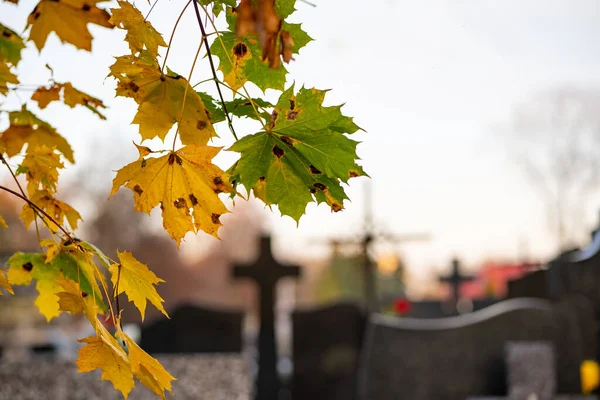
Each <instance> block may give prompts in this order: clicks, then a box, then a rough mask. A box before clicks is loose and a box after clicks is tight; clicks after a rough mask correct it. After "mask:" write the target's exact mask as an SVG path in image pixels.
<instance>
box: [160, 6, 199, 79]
mask: <svg viewBox="0 0 600 400" xmlns="http://www.w3.org/2000/svg"><path fill="white" fill-rule="evenodd" d="M192 1H193V0H189V1H188V2H187V3H186V4H185V7H183V10H181V14H179V17H177V21H175V25H174V26H173V31H172V32H171V37H170V38H169V45H168V46H167V53H166V54H165V61H164V62H163V65H162V68H161V69H160V70H161V71H162V72H164V70H165V66H166V65H167V58H168V57H169V51H171V43H173V37H175V31H176V30H177V25H179V21H181V17H183V13H185V10H187V8H188V6H189V5H190V3H191V2H192Z"/></svg>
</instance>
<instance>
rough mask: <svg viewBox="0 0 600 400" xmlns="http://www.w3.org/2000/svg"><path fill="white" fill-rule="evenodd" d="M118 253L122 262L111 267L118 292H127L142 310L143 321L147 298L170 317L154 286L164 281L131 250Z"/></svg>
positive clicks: (114, 284)
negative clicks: (134, 255)
mask: <svg viewBox="0 0 600 400" xmlns="http://www.w3.org/2000/svg"><path fill="white" fill-rule="evenodd" d="M117 255H118V256H119V261H120V262H121V264H118V265H117V264H113V265H111V266H110V268H109V270H110V273H111V281H112V284H113V286H114V287H115V288H117V287H118V293H117V294H121V293H123V292H124V293H125V294H127V297H128V298H129V301H132V302H133V304H134V305H135V306H136V307H137V309H138V310H140V314H141V315H142V322H143V321H144V316H145V314H146V301H147V300H149V301H150V302H151V303H152V304H154V306H155V307H156V308H157V309H158V310H159V311H160V312H162V313H163V314H164V315H165V316H167V317H168V315H167V312H166V311H165V309H164V307H163V305H162V303H163V302H164V300H163V299H162V297H160V295H159V294H158V292H157V291H156V288H155V287H154V285H156V284H158V283H160V282H164V281H163V280H162V279H160V278H159V277H157V276H156V275H154V273H153V272H152V271H150V270H149V269H148V267H147V266H146V265H145V264H142V263H141V262H139V261H138V260H136V259H135V258H134V257H133V255H132V254H131V253H130V252H128V251H124V252H122V253H121V252H117Z"/></svg>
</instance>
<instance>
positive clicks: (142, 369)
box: [121, 333, 175, 400]
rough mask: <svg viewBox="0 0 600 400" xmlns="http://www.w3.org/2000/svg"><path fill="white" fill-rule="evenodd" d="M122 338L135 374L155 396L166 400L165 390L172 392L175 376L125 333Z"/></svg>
mask: <svg viewBox="0 0 600 400" xmlns="http://www.w3.org/2000/svg"><path fill="white" fill-rule="evenodd" d="M121 338H122V340H123V341H124V342H125V344H126V345H127V349H128V352H129V361H130V363H131V370H132V371H133V374H134V375H135V376H136V377H137V378H138V379H139V380H140V382H142V383H143V384H144V385H145V386H146V387H147V388H148V389H150V390H151V391H152V392H153V393H154V394H155V395H157V396H159V397H160V398H161V399H163V400H164V398H165V390H169V391H172V388H171V381H173V380H175V378H174V377H173V375H171V374H170V373H169V372H168V371H167V370H166V369H165V368H164V367H163V366H162V365H161V364H160V363H159V362H158V360H157V359H155V358H154V357H152V356H150V355H149V354H148V353H146V352H145V351H144V350H142V349H141V348H140V346H138V345H137V343H135V341H133V339H131V338H130V337H129V336H127V335H126V334H125V333H122V334H121Z"/></svg>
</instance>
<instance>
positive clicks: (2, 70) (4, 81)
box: [0, 62, 19, 94]
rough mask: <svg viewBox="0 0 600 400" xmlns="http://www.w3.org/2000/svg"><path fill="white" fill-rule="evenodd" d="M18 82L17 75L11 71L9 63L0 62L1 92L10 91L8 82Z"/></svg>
mask: <svg viewBox="0 0 600 400" xmlns="http://www.w3.org/2000/svg"><path fill="white" fill-rule="evenodd" d="M9 83H13V84H15V85H16V84H18V83H19V80H18V79H17V76H16V75H15V74H13V73H12V72H10V67H9V66H8V64H5V63H2V62H0V94H6V93H8V84H9Z"/></svg>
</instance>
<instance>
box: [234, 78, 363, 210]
mask: <svg viewBox="0 0 600 400" xmlns="http://www.w3.org/2000/svg"><path fill="white" fill-rule="evenodd" d="M325 93H326V92H325V91H321V90H316V89H304V88H302V89H300V91H299V93H298V94H297V95H294V88H293V86H292V87H291V88H289V89H288V90H286V91H285V92H284V93H282V95H281V96H280V98H279V101H278V103H277V105H276V106H275V110H274V111H273V114H272V117H271V122H270V124H269V126H268V129H267V131H263V132H259V133H256V134H254V135H250V136H246V137H244V138H242V139H241V140H239V141H237V142H236V143H234V145H233V146H232V147H231V148H230V150H232V151H236V152H239V153H241V158H240V160H239V161H238V162H237V163H236V164H235V165H234V166H233V167H232V169H231V171H230V173H231V174H232V175H236V176H237V177H238V178H239V182H240V183H242V184H243V185H244V186H245V187H246V188H247V189H248V190H250V188H257V185H260V186H259V187H258V190H256V189H255V190H254V192H255V195H256V196H257V197H259V198H261V199H262V200H263V201H265V203H266V204H268V205H270V204H277V205H278V206H279V209H280V211H281V213H282V214H284V215H289V216H291V217H292V218H294V219H295V220H296V221H298V220H299V219H300V217H301V216H302V214H303V213H304V210H305V208H306V204H307V203H308V202H310V201H312V200H313V195H314V197H315V199H316V200H317V202H319V203H321V202H326V203H327V204H329V206H330V207H331V209H332V210H333V211H340V210H341V209H343V201H344V200H345V199H346V198H347V197H346V194H345V193H344V190H343V188H342V187H341V186H340V181H342V182H347V181H348V179H349V178H351V177H356V176H361V175H365V173H364V171H363V170H362V168H361V167H360V166H359V165H358V164H356V159H357V158H358V157H357V155H356V145H357V144H358V143H357V142H355V141H353V140H351V139H349V138H348V137H346V136H345V135H344V133H354V132H356V131H357V130H358V129H360V128H359V127H358V126H357V125H356V124H354V122H353V121H352V118H348V117H345V116H343V115H342V113H341V111H340V109H341V106H333V107H323V106H322V102H323V99H324V97H325Z"/></svg>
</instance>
